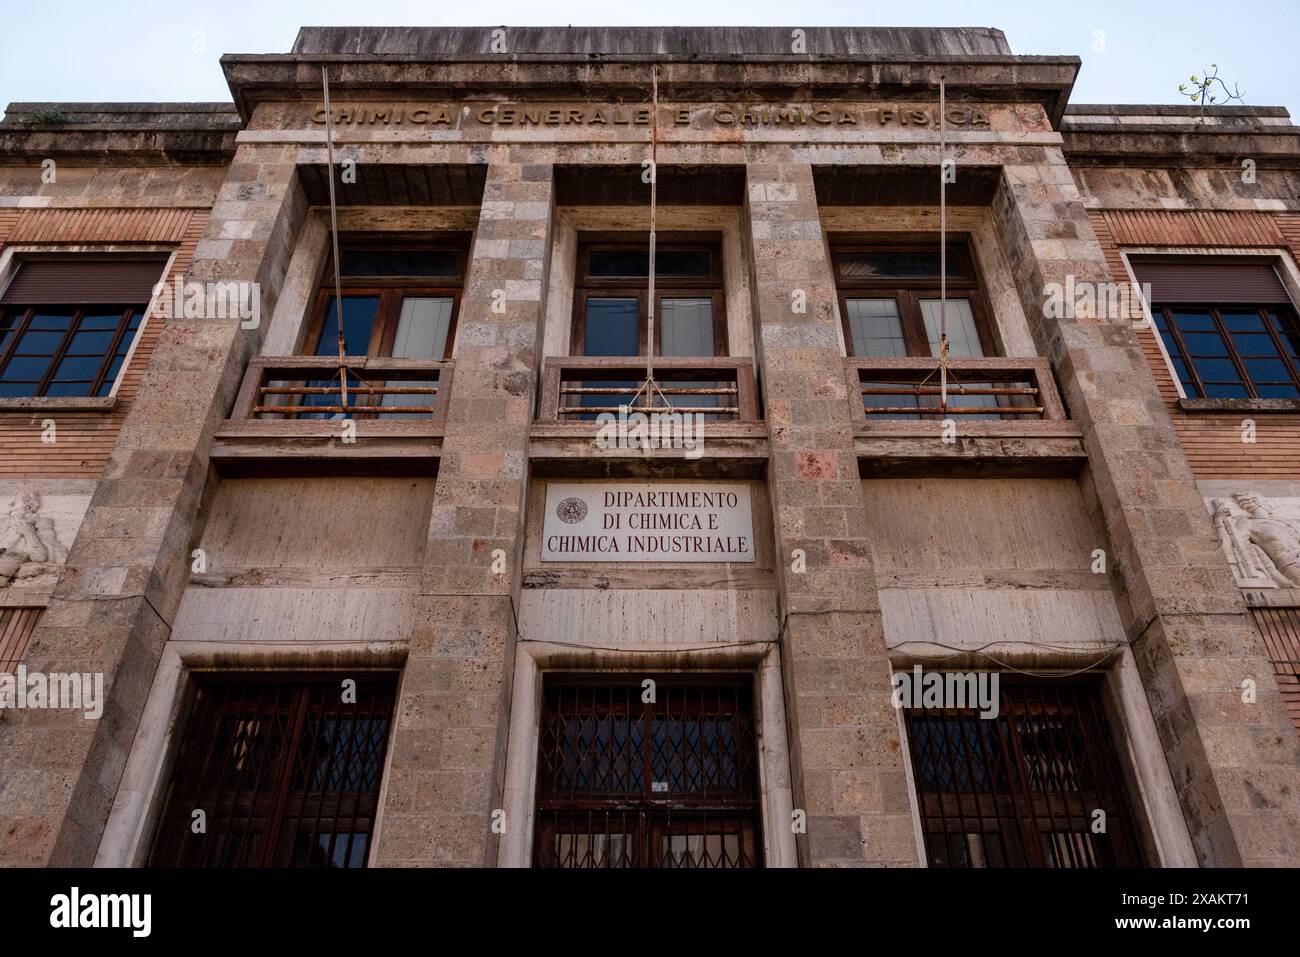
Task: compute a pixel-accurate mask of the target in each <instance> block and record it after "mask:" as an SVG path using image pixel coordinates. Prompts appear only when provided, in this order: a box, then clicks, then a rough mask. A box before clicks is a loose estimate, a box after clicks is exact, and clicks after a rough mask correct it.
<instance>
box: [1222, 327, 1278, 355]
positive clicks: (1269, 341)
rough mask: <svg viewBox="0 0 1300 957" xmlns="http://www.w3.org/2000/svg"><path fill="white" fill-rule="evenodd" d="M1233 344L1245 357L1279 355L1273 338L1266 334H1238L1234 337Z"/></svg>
mask: <svg viewBox="0 0 1300 957" xmlns="http://www.w3.org/2000/svg"><path fill="white" fill-rule="evenodd" d="M1232 344H1233V345H1234V346H1236V347H1237V353H1238V354H1239V355H1243V356H1275V355H1277V346H1276V345H1275V344H1274V342H1273V337H1272V336H1270V335H1269V334H1268V333H1266V332H1263V333H1245V334H1236V335H1234V336H1233V337H1232Z"/></svg>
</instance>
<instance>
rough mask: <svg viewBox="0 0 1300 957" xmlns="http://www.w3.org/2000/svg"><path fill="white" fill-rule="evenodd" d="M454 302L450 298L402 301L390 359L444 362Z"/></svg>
mask: <svg viewBox="0 0 1300 957" xmlns="http://www.w3.org/2000/svg"><path fill="white" fill-rule="evenodd" d="M455 302H456V301H455V300H454V299H452V298H451V297H450V296H447V297H439V298H430V297H424V296H420V297H408V298H406V299H403V300H402V311H401V313H400V314H399V315H398V317H397V334H396V336H395V337H394V339H393V355H394V356H395V357H398V358H403V359H442V358H444V357H445V356H446V352H447V331H448V330H449V329H450V328H451V310H452V306H453V305H455Z"/></svg>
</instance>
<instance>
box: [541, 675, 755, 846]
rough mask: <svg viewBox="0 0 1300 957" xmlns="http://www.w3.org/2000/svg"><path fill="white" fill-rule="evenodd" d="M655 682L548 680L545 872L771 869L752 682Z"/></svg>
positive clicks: (737, 678) (670, 678)
mask: <svg viewBox="0 0 1300 957" xmlns="http://www.w3.org/2000/svg"><path fill="white" fill-rule="evenodd" d="M645 680H647V676H645V675H637V676H631V675H626V676H618V677H603V676H602V677H591V676H585V677H571V676H567V675H566V676H550V677H548V678H547V680H546V682H545V685H544V691H543V698H544V706H543V711H542V725H541V733H540V737H539V744H538V775H537V813H536V824H535V833H536V841H535V846H534V857H533V860H534V864H535V865H536V866H539V867H574V868H594V867H684V868H731V867H758V866H760V865H761V863H762V835H761V833H760V830H759V809H758V794H759V791H758V759H757V753H756V749H755V734H754V718H753V707H752V683H753V678H752V676H750V675H709V676H707V678H706V677H703V676H700V677H698V678H697V677H695V676H689V677H687V676H682V675H660V676H650V678H649V680H651V681H653V682H654V685H653V689H652V690H653V694H651V693H650V689H648V688H647V687H646V686H645V685H643V682H644V681H645ZM648 699H652V700H648Z"/></svg>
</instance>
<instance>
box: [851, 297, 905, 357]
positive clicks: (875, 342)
mask: <svg viewBox="0 0 1300 957" xmlns="http://www.w3.org/2000/svg"><path fill="white" fill-rule="evenodd" d="M845 302H846V305H847V307H848V310H847V311H848V320H849V331H850V335H851V337H852V340H853V354H854V355H855V356H905V355H907V339H906V338H904V336H903V323H902V320H901V319H900V318H899V315H898V302H897V300H895V299H847V300H845Z"/></svg>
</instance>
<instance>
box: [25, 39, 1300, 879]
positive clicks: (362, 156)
mask: <svg viewBox="0 0 1300 957" xmlns="http://www.w3.org/2000/svg"><path fill="white" fill-rule="evenodd" d="M222 65H223V68H224V69H225V72H226V76H227V78H228V81H229V84H230V88H231V91H232V94H233V98H234V103H233V105H231V104H88V103H65V104H34V103H14V104H10V106H9V108H8V111H7V113H6V115H5V118H4V120H3V122H2V123H0V388H2V389H3V392H0V499H2V500H3V503H2V504H0V508H3V510H4V519H3V522H4V524H3V525H2V526H0V528H3V534H2V535H0V672H4V673H7V674H11V675H13V676H15V677H14V680H13V681H12V682H11V684H10V686H9V693H10V698H9V700H8V705H9V706H7V707H6V708H4V709H3V710H0V863H4V864H6V865H27V866H48V865H64V866H92V865H96V866H149V865H159V864H180V865H186V866H217V865H246V866H252V865H258V864H281V865H284V864H290V865H316V866H362V865H369V866H447V865H456V866H745V865H762V866H780V867H794V866H859V865H884V866H924V865H927V864H928V865H930V866H1001V865H1006V864H1027V865H1043V866H1104V865H1117V864H1136V865H1145V866H1151V867H1162V866H1163V867H1172V866H1178V867H1197V866H1202V867H1214V866H1240V865H1246V866H1276V865H1292V866H1294V865H1296V864H1297V863H1300V741H1298V739H1297V734H1296V727H1297V725H1298V724H1300V684H1298V683H1297V682H1298V680H1300V679H1297V672H1298V671H1300V664H1297V662H1298V661H1300V358H1298V355H1297V351H1298V350H1300V326H1297V318H1296V305H1295V304H1296V303H1298V302H1300V268H1298V267H1297V262H1298V261H1300V130H1297V128H1296V127H1295V126H1293V125H1291V122H1290V118H1289V115H1288V114H1287V112H1286V111H1285V110H1284V109H1281V108H1273V107H1224V108H1211V109H1208V110H1207V111H1205V115H1204V116H1201V115H1200V112H1199V111H1198V110H1196V109H1194V108H1187V107H1170V106H1151V107H1131V106H1124V107H1116V106H1095V105H1077V104H1071V103H1070V102H1069V97H1070V92H1071V88H1072V85H1073V82H1074V79H1075V76H1076V74H1077V72H1078V70H1079V66H1080V64H1079V61H1078V60H1077V59H1076V58H1071V57H1050V56H1019V55H1013V54H1012V52H1011V51H1010V48H1009V47H1008V45H1007V44H1006V41H1005V39H1004V37H1003V36H1002V34H1001V33H1000V32H999V31H996V30H983V29H945V30H929V29H917V30H884V29H865V28H845V29H830V28H826V29H808V30H784V29H744V30H735V31H731V30H712V29H618V30H613V29H610V30H606V29H587V28H568V29H561V28H555V29H518V30H515V29H487V28H485V29H481V30H480V29H452V30H446V29H439V30H425V29H411V30H393V29H379V28H364V29H342V28H339V29H335V28H328V29H316V28H312V29H304V30H303V31H301V33H300V34H299V37H298V40H297V42H296V43H295V45H294V49H293V52H291V53H289V54H286V55H228V56H225V57H223V58H222ZM322 67H324V68H325V70H326V71H327V74H328V80H329V94H330V106H329V108H328V110H327V108H326V106H325V102H324V90H323V85H322ZM941 80H942V83H943V88H944V96H945V102H944V106H943V111H942V113H941V112H940V106H939V93H940V81H941ZM941 117H942V120H943V130H942V136H943V139H944V142H945V146H944V148H943V150H941V146H940V132H941V131H940V119H941ZM327 128H332V129H333V136H334V142H333V146H334V163H335V165H334V169H333V173H332V174H331V168H330V167H329V165H328V159H329V157H328V150H327V139H326V136H327V133H326V131H327ZM945 159H946V160H949V161H951V162H950V165H949V167H948V168H947V175H946V176H945V174H944V173H943V171H942V170H943V167H942V166H941V162H942V161H943V160H945ZM652 173H653V179H654V189H655V194H656V196H655V199H656V202H655V206H654V226H655V237H656V248H655V252H654V259H653V261H654V262H655V264H656V266H655V269H654V270H653V271H654V276H653V279H652V277H651V275H650V273H651V269H650V266H649V263H650V262H651V261H652V260H651V258H650V252H649V249H648V236H649V229H650V226H651V204H650V194H651V187H650V179H651V175H652ZM941 180H944V203H945V211H944V214H943V215H944V216H945V217H946V227H947V232H946V236H947V240H948V248H947V252H946V257H945V256H944V255H943V254H941V253H940V251H939V246H940V219H941V213H940V182H941ZM331 185H332V186H333V194H334V196H335V206H336V210H337V212H336V223H337V227H336V228H335V227H334V226H332V224H331V213H330V195H331ZM941 262H943V263H944V266H943V268H942V269H941V268H940V263H941ZM940 273H942V278H941V277H940ZM336 277H337V285H336ZM940 283H942V284H943V285H944V286H945V292H946V295H945V296H944V298H945V299H946V304H941V302H940V298H941V296H940V289H939V286H940ZM1135 285H1136V286H1138V287H1139V288H1141V289H1143V290H1144V295H1134V294H1133V293H1134V286H1135ZM336 290H337V291H341V292H342V300H341V302H336V301H335V300H336ZM340 317H341V322H340ZM340 324H341V325H342V327H343V328H342V330H341V331H340V329H339V326H340ZM945 336H946V339H947V342H948V349H947V359H946V360H945V363H944V369H943V370H942V371H941V369H940V361H939V353H940V351H942V350H941V347H940V345H939V343H940V341H941V340H942V338H944V337H945ZM340 351H342V352H343V353H344V358H343V359H340V358H339V353H340ZM941 378H942V379H943V380H944V381H945V384H944V385H941V384H940V381H941ZM629 405H630V406H631V408H632V410H633V411H634V412H635V411H636V410H637V409H649V408H658V409H659V410H660V411H659V412H654V413H653V414H647V415H645V416H644V417H642V418H638V417H637V416H635V415H633V416H631V417H630V418H629V416H628V415H627V414H620V413H619V411H618V410H619V408H620V407H623V406H629ZM669 406H671V407H672V409H674V410H676V412H675V414H673V413H665V412H663V411H662V410H663V409H665V408H668V407H669ZM378 409H387V410H389V411H377V410H378ZM393 409H404V410H406V411H392V410H393ZM882 409H884V410H888V411H881V410H882ZM683 410H685V411H683ZM650 428H653V429H655V430H661V429H662V430H663V432H664V438H665V440H664V441H661V442H658V443H653V445H654V447H648V446H650V445H651V443H648V442H646V441H644V437H645V435H646V432H647V430H649V429H650ZM931 675H937V676H938V679H939V681H940V682H941V683H943V682H947V684H946V685H945V686H946V687H947V688H948V689H950V691H951V690H960V689H962V688H967V689H971V690H972V693H974V690H973V689H976V688H978V689H981V691H982V690H983V689H988V688H991V689H993V690H992V691H991V695H992V696H991V697H990V698H989V699H988V700H986V701H984V702H983V705H979V704H977V703H976V702H975V701H973V700H971V701H963V702H957V703H954V701H953V700H952V699H951V698H950V697H943V698H940V699H935V700H934V701H924V700H921V696H920V695H918V696H917V697H916V699H915V700H907V701H905V700H903V699H902V698H901V697H900V694H899V691H900V690H901V689H905V688H907V687H910V685H909V684H908V682H909V681H912V680H915V682H916V684H917V686H918V687H920V686H923V684H924V678H925V677H926V676H931ZM97 677H98V679H99V680H100V681H101V683H102V694H100V695H99V696H96V695H95V693H94V688H95V680H96V678H97ZM73 678H76V679H77V681H76V682H73V681H72V679H73ZM994 678H996V679H998V680H997V681H996V682H994V681H993V679H994ZM19 679H21V680H19ZM967 681H969V684H963V682H967ZM74 684H75V690H76V691H77V692H78V693H79V694H80V698H79V699H78V701H76V702H72V701H71V700H69V699H68V697H67V695H68V693H70V692H71V690H74V689H73V685H74ZM38 689H42V690H41V693H40V694H38V693H37V690H38ZM2 690H4V687H3V686H0V691H2ZM92 698H95V699H96V700H94V701H92V700H91V699H92ZM52 705H59V706H57V707H56V706H52ZM981 708H982V709H983V710H982V711H981ZM981 714H983V716H981Z"/></svg>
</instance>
